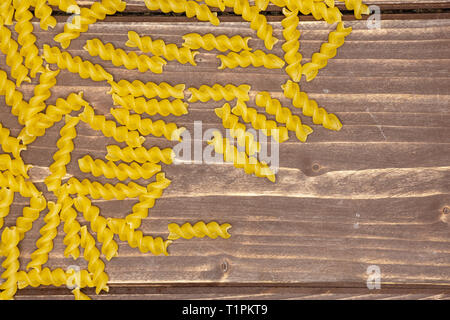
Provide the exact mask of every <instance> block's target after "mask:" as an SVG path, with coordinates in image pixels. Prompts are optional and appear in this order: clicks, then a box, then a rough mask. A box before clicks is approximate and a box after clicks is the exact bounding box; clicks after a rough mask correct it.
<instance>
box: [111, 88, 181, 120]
mask: <svg viewBox="0 0 450 320" xmlns="http://www.w3.org/2000/svg"><path fill="white" fill-rule="evenodd" d="M112 98H113V101H114V105H116V106H118V105H120V106H122V107H123V108H125V109H128V110H133V111H134V112H136V113H137V114H143V113H144V112H145V113H147V114H148V115H150V116H154V115H156V114H160V115H162V116H163V117H167V116H168V115H171V114H173V115H174V116H177V117H179V116H182V115H184V114H187V113H188V104H187V103H186V102H183V101H182V100H180V99H175V100H173V101H170V100H167V99H163V100H160V101H158V100H156V99H151V100H145V98H142V97H139V98H135V97H133V96H132V95H128V96H124V97H121V96H119V95H118V94H113V95H112Z"/></svg>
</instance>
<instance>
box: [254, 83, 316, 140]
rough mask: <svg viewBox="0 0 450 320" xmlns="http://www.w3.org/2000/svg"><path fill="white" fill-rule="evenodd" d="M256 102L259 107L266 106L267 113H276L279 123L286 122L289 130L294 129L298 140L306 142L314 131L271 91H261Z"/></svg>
mask: <svg viewBox="0 0 450 320" xmlns="http://www.w3.org/2000/svg"><path fill="white" fill-rule="evenodd" d="M255 102H256V105H257V106H258V107H263V108H265V110H266V113H268V114H271V115H274V116H275V119H276V121H277V122H278V123H284V124H286V128H287V129H288V130H290V131H294V132H295V135H296V137H297V139H298V140H300V141H302V142H305V141H306V139H307V137H308V135H309V134H311V133H312V132H313V130H312V129H311V127H309V126H307V125H305V124H302V121H301V119H300V117H298V116H294V115H292V112H291V110H290V109H289V108H286V107H282V106H281V103H280V101H279V100H277V99H273V98H272V97H271V96H270V93H269V92H267V91H262V92H259V93H258V94H257V95H256V98H255Z"/></svg>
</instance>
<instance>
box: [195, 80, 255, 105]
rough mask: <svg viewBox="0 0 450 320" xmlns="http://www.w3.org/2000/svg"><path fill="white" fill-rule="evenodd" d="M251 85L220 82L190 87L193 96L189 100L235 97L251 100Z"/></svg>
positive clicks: (215, 99) (204, 100) (230, 98)
mask: <svg viewBox="0 0 450 320" xmlns="http://www.w3.org/2000/svg"><path fill="white" fill-rule="evenodd" d="M250 88H251V87H250V86H249V85H247V84H242V85H240V86H235V85H232V84H227V85H225V86H222V85H220V84H217V83H216V84H214V85H213V86H212V87H211V86H207V85H201V86H200V88H198V89H197V88H189V91H190V92H191V94H192V95H191V98H190V99H189V102H196V101H201V102H208V101H210V100H214V101H219V100H227V101H231V100H233V99H236V98H237V99H239V100H242V101H248V100H250V98H249V96H248V93H249V92H250Z"/></svg>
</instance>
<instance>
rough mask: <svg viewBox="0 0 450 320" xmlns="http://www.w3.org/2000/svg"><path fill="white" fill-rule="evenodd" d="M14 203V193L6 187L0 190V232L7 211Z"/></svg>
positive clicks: (7, 213)
mask: <svg viewBox="0 0 450 320" xmlns="http://www.w3.org/2000/svg"><path fill="white" fill-rule="evenodd" d="M13 201H14V191H12V190H11V189H9V188H7V187H2V188H0V230H1V229H2V228H3V223H4V218H6V217H7V216H8V215H9V209H10V207H11V204H12V203H13Z"/></svg>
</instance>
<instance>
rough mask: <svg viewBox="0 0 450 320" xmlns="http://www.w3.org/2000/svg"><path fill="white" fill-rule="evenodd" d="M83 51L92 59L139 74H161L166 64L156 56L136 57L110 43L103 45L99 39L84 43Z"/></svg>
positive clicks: (132, 53) (136, 55)
mask: <svg viewBox="0 0 450 320" xmlns="http://www.w3.org/2000/svg"><path fill="white" fill-rule="evenodd" d="M83 49H84V50H86V51H87V52H89V54H90V55H91V56H93V57H97V56H99V57H100V58H101V59H103V60H107V61H111V62H112V64H113V65H114V66H116V67H120V66H124V67H125V68H127V69H129V70H132V69H138V70H139V71H140V72H146V71H148V70H150V71H151V72H153V73H162V72H163V66H164V65H165V64H166V63H167V62H166V60H164V59H163V58H161V57H157V56H153V57H149V56H147V55H138V54H137V53H136V52H134V51H132V52H129V53H126V52H125V51H124V50H123V49H120V48H119V49H116V48H115V47H114V46H113V45H112V44H111V43H107V44H103V42H102V41H101V40H99V39H92V40H88V41H86V45H85V46H84V47H83Z"/></svg>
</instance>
